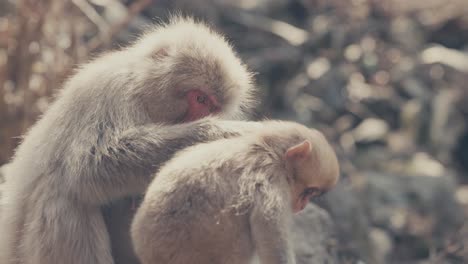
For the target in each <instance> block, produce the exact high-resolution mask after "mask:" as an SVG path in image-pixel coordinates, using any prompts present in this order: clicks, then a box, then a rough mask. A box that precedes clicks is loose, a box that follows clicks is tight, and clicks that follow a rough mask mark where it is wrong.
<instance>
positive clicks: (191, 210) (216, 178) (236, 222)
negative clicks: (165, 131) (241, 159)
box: [132, 144, 254, 264]
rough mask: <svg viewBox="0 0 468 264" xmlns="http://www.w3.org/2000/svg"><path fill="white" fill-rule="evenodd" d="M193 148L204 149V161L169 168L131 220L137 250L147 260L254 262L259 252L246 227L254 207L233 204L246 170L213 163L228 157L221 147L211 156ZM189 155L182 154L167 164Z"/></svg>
mask: <svg viewBox="0 0 468 264" xmlns="http://www.w3.org/2000/svg"><path fill="white" fill-rule="evenodd" d="M202 145H203V146H202V147H203V148H207V149H210V146H207V145H208V144H202ZM211 150H213V149H211ZM188 151H192V150H188ZM192 152H193V153H191V154H194V155H195V154H197V155H200V154H203V156H202V157H204V161H200V163H197V162H194V163H192V164H191V165H192V166H190V164H184V166H182V167H183V168H185V169H184V170H180V169H177V168H169V169H167V168H164V169H163V170H162V171H161V172H160V173H159V174H158V175H157V176H156V178H155V179H154V180H153V182H152V183H151V186H150V187H149V188H148V191H147V194H146V196H145V199H144V201H143V203H142V205H141V207H140V208H139V210H138V211H137V214H136V215H135V218H134V221H133V224H132V238H133V242H134V246H135V251H136V253H137V255H138V256H139V257H140V258H141V260H142V261H143V263H144V264H146V263H171V264H178V263H180V264H182V263H184V264H185V263H226V264H230V263H233V264H234V263H249V262H250V260H251V258H252V256H253V254H254V247H253V242H252V240H251V237H250V235H249V234H250V232H245V230H249V228H250V227H249V211H248V210H246V211H244V212H240V213H236V212H235V210H234V208H233V207H232V205H233V203H234V202H235V200H236V198H237V196H236V195H237V194H238V193H239V186H238V181H237V179H238V177H239V174H240V173H242V171H241V169H236V168H232V167H229V164H228V163H229V162H226V164H224V166H221V165H219V166H214V164H213V163H216V162H217V161H218V160H219V159H222V160H224V159H225V158H220V157H219V155H217V154H219V153H216V151H215V152H214V153H212V154H211V156H205V155H204V153H203V152H201V153H198V152H197V151H196V150H195V151H192ZM189 157H191V156H190V155H184V153H183V154H182V155H180V156H178V157H176V158H175V159H174V160H173V161H171V164H169V165H168V166H169V167H171V166H172V165H176V164H177V160H185V159H187V158H189Z"/></svg>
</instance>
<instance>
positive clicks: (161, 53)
mask: <svg viewBox="0 0 468 264" xmlns="http://www.w3.org/2000/svg"><path fill="white" fill-rule="evenodd" d="M167 56H169V48H168V47H161V48H158V49H157V50H156V51H155V52H153V54H151V57H152V58H153V59H155V60H160V59H162V58H165V57H167Z"/></svg>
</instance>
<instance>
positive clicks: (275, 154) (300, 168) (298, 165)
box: [131, 121, 339, 264]
mask: <svg viewBox="0 0 468 264" xmlns="http://www.w3.org/2000/svg"><path fill="white" fill-rule="evenodd" d="M261 124H262V128H261V129H259V130H258V132H255V133H252V134H251V135H245V136H241V137H236V138H230V139H222V140H218V141H214V142H211V143H205V144H199V145H196V146H193V147H190V148H188V149H185V150H183V151H181V152H179V153H178V154H177V155H176V156H175V157H174V158H173V159H172V160H170V161H169V162H168V163H167V164H166V165H164V166H163V167H162V169H161V171H160V172H159V173H157V175H156V177H155V179H154V180H153V182H152V183H151V185H150V186H149V188H148V190H147V192H146V195H145V197H144V200H143V203H142V204H141V207H140V208H139V209H138V211H137V213H136V215H135V218H134V221H133V223H132V229H131V234H132V239H133V243H134V248H135V251H136V253H137V255H138V257H139V258H140V260H141V262H142V263H143V264H154V263H171V264H186V263H223V264H242V263H250V261H251V260H252V258H253V256H254V255H255V254H257V255H258V257H259V260H260V262H261V263H262V264H277V263H278V264H279V263H295V260H294V256H293V252H292V249H291V245H290V240H289V234H288V233H289V230H288V225H289V221H290V218H291V215H292V214H293V209H294V207H295V202H296V201H297V199H298V197H300V195H301V193H302V192H303V191H304V190H305V189H306V188H308V187H316V188H317V189H318V190H321V191H326V190H328V189H330V188H332V187H333V186H334V185H335V184H336V182H337V179H338V173H339V169H338V162H337V159H336V156H335V153H334V151H333V150H332V148H331V147H330V145H329V144H328V143H327V141H326V140H325V138H324V137H323V135H321V134H320V133H319V132H317V131H315V130H311V129H308V128H306V127H304V126H302V125H299V124H295V123H290V122H275V121H267V122H263V123H261ZM304 146H305V147H307V148H305V147H304ZM308 146H309V147H310V148H309V147H308Z"/></svg>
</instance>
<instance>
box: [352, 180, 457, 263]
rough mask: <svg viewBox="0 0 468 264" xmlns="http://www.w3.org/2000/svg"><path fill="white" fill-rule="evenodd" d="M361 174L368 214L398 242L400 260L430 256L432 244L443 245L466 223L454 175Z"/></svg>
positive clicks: (362, 196) (395, 255) (359, 189)
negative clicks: (458, 201) (456, 193)
mask: <svg viewBox="0 0 468 264" xmlns="http://www.w3.org/2000/svg"><path fill="white" fill-rule="evenodd" d="M360 177H362V178H361V179H360V182H361V184H360V186H359V188H358V190H357V191H358V192H359V194H360V196H361V203H362V204H363V205H364V207H365V208H366V215H368V216H369V220H370V222H371V224H372V225H373V226H378V227H380V228H382V229H384V230H386V231H387V232H389V234H391V235H392V238H393V240H394V242H395V243H396V242H398V243H397V248H396V249H395V251H394V252H393V254H394V256H393V257H394V258H395V259H396V260H401V259H398V256H399V255H404V256H406V257H407V258H411V259H419V260H422V259H425V258H428V257H429V252H430V250H431V248H430V247H443V246H444V245H443V243H444V241H446V240H447V239H448V238H450V237H451V236H452V235H453V234H454V233H455V232H456V231H457V230H458V229H459V228H460V227H461V225H462V224H463V221H464V215H463V209H462V208H461V206H460V205H459V204H458V203H457V201H456V199H455V191H456V187H455V186H456V184H455V181H454V179H453V177H451V176H447V175H446V176H439V177H428V176H403V175H392V174H385V173H376V172H367V173H363V174H361V175H360ZM428 241H430V243H429V242H428ZM408 249H409V250H408ZM399 250H404V253H402V252H399ZM405 260H407V259H405ZM401 261H403V260H401Z"/></svg>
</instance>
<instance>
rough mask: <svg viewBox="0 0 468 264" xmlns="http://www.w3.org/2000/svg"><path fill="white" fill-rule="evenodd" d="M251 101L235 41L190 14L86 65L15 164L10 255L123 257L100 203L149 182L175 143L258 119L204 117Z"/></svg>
mask: <svg viewBox="0 0 468 264" xmlns="http://www.w3.org/2000/svg"><path fill="white" fill-rule="evenodd" d="M252 102H253V100H252V85H251V75H250V73H249V72H248V71H247V70H246V68H245V66H244V65H243V64H242V63H241V61H240V60H239V59H238V58H237V56H236V55H235V54H234V52H233V51H232V48H231V46H230V45H228V44H227V42H226V41H225V40H224V38H223V37H222V36H220V35H219V34H216V33H215V32H213V31H212V30H211V29H209V28H208V27H206V26H205V25H203V24H200V23H195V22H194V21H193V20H190V19H182V18H175V19H173V20H172V22H170V23H168V24H166V25H162V26H159V27H157V28H155V29H154V30H152V31H151V32H148V33H147V34H145V35H144V36H143V37H142V38H141V39H140V40H138V41H137V42H136V43H135V44H134V45H132V46H130V47H128V48H124V49H122V50H118V51H114V52H110V53H108V54H105V55H103V56H101V57H99V58H97V59H95V60H94V61H92V62H90V63H88V64H85V65H83V66H81V67H80V68H79V69H78V70H77V71H76V73H75V74H74V76H72V77H71V78H70V80H68V81H67V82H66V84H65V85H64V88H63V90H62V91H61V92H60V93H59V95H58V97H57V99H56V101H55V102H54V103H53V104H52V105H51V107H50V108H49V109H48V110H47V111H46V112H45V114H44V115H43V116H42V118H41V119H40V120H39V121H38V122H37V123H36V124H35V125H34V126H33V127H32V128H31V129H30V130H29V132H28V133H27V134H26V136H25V137H24V141H23V142H22V143H21V145H20V146H19V147H18V149H17V151H16V153H15V156H14V159H13V160H12V162H11V164H10V165H9V174H8V175H7V179H6V182H5V185H4V186H3V193H2V197H1V208H2V209H1V210H2V214H1V215H0V233H1V234H2V238H1V239H0V263H2V264H19V263H21V264H51V263H68V264H83V263H89V264H92V263H99V264H112V263H114V259H113V256H112V252H111V245H110V239H109V234H108V231H107V228H106V223H105V220H104V218H103V213H102V211H101V207H102V206H104V205H108V206H109V207H110V208H109V209H108V210H109V211H110V212H111V213H110V214H111V215H112V211H113V209H112V208H113V206H116V207H119V203H120V202H119V200H120V199H122V198H125V197H131V196H137V195H140V194H142V193H143V192H144V191H145V189H146V187H147V185H148V184H149V183H150V181H151V179H152V174H153V173H154V172H155V171H156V170H157V169H158V167H159V166H160V165H161V164H162V163H163V162H165V161H167V160H168V159H169V158H170V157H171V156H172V155H173V154H174V153H175V152H176V151H178V150H180V149H182V148H185V147H187V146H190V145H193V144H196V143H199V142H206V141H210V140H215V139H219V138H224V137H229V136H233V135H238V134H239V133H242V132H245V131H249V130H250V129H253V128H254V127H255V125H256V124H251V123H248V122H241V121H223V120H221V119H219V118H214V117H209V118H204V119H202V118H203V117H207V116H209V115H216V116H218V117H221V118H238V117H242V114H243V110H246V109H249V108H250V107H251V105H252ZM200 119H201V120H200ZM116 201H117V202H116ZM124 209H125V210H127V209H128V210H129V208H126V207H125V206H124ZM125 210H124V211H123V212H122V213H123V214H130V215H131V214H133V212H128V211H125ZM107 220H108V223H107V224H108V225H113V223H112V221H113V219H107ZM116 225H117V226H118V222H117V224H116ZM121 229H126V230H128V227H125V226H123V227H122V228H121ZM110 230H111V231H112V229H110ZM122 232H125V230H124V231H122Z"/></svg>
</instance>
